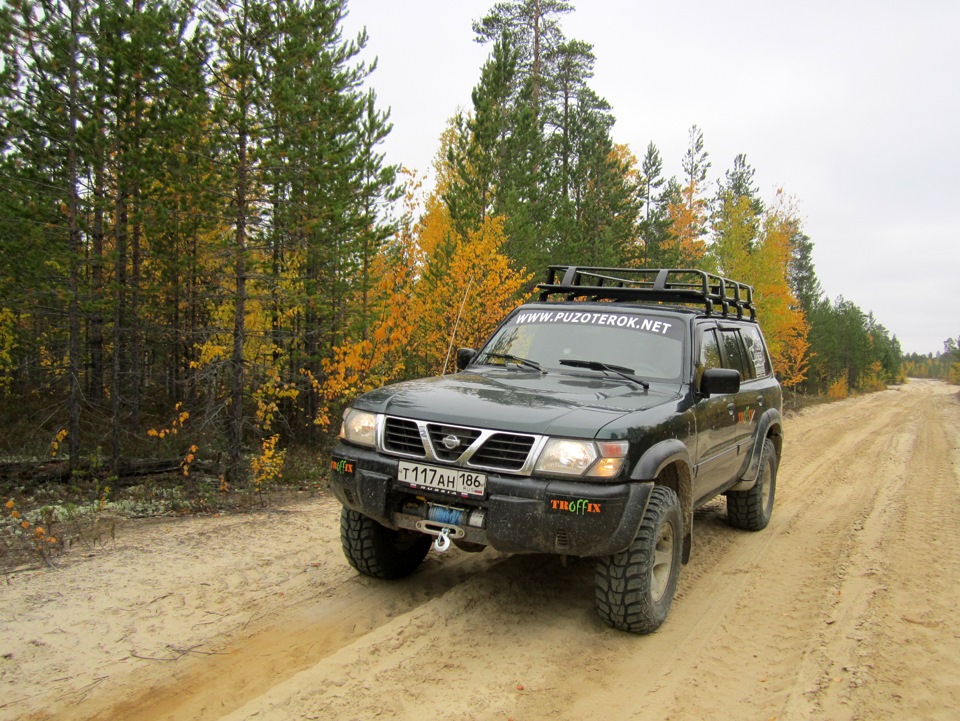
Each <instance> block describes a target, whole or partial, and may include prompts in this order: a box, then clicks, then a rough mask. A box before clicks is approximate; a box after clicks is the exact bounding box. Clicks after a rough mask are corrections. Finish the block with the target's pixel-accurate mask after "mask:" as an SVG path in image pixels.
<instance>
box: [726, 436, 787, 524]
mask: <svg viewBox="0 0 960 721" xmlns="http://www.w3.org/2000/svg"><path fill="white" fill-rule="evenodd" d="M777 466H778V460H777V449H776V448H775V447H774V445H773V441H771V440H770V439H769V438H765V439H764V441H763V449H762V450H761V452H760V476H759V477H758V478H757V482H756V483H755V484H754V486H753V488H751V489H750V490H749V491H727V523H729V524H730V525H731V526H733V527H734V528H741V529H743V530H744V531H761V530H763V529H764V528H766V527H767V524H768V523H770V516H772V515H773V499H774V496H775V495H776V491H777Z"/></svg>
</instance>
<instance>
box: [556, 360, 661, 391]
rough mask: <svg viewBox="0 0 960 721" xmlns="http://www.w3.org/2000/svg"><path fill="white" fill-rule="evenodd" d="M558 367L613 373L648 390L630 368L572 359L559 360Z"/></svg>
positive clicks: (646, 384)
mask: <svg viewBox="0 0 960 721" xmlns="http://www.w3.org/2000/svg"><path fill="white" fill-rule="evenodd" d="M560 365H562V366H571V367H573V368H588V369H590V370H592V371H606V372H607V373H613V374H615V375H618V376H620V377H621V378H623V379H625V380H628V381H630V382H631V383H636V384H637V385H639V386H640V387H641V388H643V389H644V390H649V389H650V384H649V383H647V382H646V381H645V380H642V379H640V378H637V377H636V376H635V375H634V374H633V369H632V368H624V367H623V366H617V365H613V364H611V363H601V362H600V361H592V360H573V359H567V358H561V359H560Z"/></svg>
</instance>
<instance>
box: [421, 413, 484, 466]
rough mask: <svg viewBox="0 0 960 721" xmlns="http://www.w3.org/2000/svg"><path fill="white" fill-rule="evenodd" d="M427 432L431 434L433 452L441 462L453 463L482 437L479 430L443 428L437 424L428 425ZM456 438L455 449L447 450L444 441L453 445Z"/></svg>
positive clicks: (455, 427) (459, 427) (457, 427)
mask: <svg viewBox="0 0 960 721" xmlns="http://www.w3.org/2000/svg"><path fill="white" fill-rule="evenodd" d="M427 432H428V433H429V434H430V443H431V444H432V445H433V452H434V453H435V454H436V456H437V458H439V459H440V460H441V461H450V462H453V461H455V460H457V459H458V458H459V457H460V456H462V455H463V453H464V451H466V450H467V449H468V448H469V447H470V446H471V445H473V442H474V441H475V440H477V439H478V438H479V437H480V430H479V429H477V428H463V427H461V426H441V425H438V424H436V423H430V424H428V425H427ZM453 438H455V439H456V440H457V444H456V445H455V446H453V448H447V444H446V443H444V440H447V442H448V443H450V444H451V445H452V440H451V439H453Z"/></svg>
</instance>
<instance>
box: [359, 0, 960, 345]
mask: <svg viewBox="0 0 960 721" xmlns="http://www.w3.org/2000/svg"><path fill="white" fill-rule="evenodd" d="M493 4H494V3H493V0H486V1H478V0H404V1H403V2H399V1H398V0H349V9H350V15H349V17H348V18H347V21H346V23H345V25H344V31H345V35H347V36H352V35H354V34H355V33H356V32H357V31H358V30H359V29H361V28H363V27H366V29H367V33H368V35H369V40H368V43H367V52H366V53H365V54H364V55H363V56H362V57H363V58H364V59H366V60H372V59H373V58H377V60H378V68H377V70H376V71H375V72H374V74H373V75H372V76H371V79H370V85H371V86H372V87H373V88H374V90H375V91H376V93H377V96H378V99H379V105H380V107H381V109H388V108H389V109H390V113H391V121H392V122H393V125H394V129H393V132H392V133H391V134H390V136H389V138H388V140H387V141H386V142H385V143H384V146H383V150H384V152H385V153H386V155H387V160H388V162H391V163H398V164H403V165H405V166H407V167H409V168H412V169H415V170H418V171H421V172H427V171H429V170H430V168H431V164H432V162H433V159H434V156H435V154H436V151H437V148H438V141H439V136H440V133H441V132H442V131H443V129H444V127H445V125H446V123H447V120H448V119H449V118H450V117H451V116H453V115H454V114H455V113H456V112H457V111H458V109H464V110H469V108H470V92H471V90H472V88H473V87H474V86H475V85H476V84H477V82H478V81H479V78H480V68H481V66H482V65H483V63H484V61H485V59H486V57H487V54H488V52H489V50H490V48H489V47H487V46H482V45H478V44H477V43H475V42H474V41H473V32H472V30H471V23H472V21H474V20H478V19H480V18H481V17H483V15H485V14H486V13H487V11H488V10H489V9H490V8H491V7H492V6H493ZM573 5H574V7H575V8H576V9H575V10H574V11H573V12H572V13H570V14H568V15H566V16H564V17H563V19H562V27H563V30H564V33H565V35H566V36H567V37H568V38H570V39H578V40H583V41H585V42H587V43H590V44H592V45H593V50H594V54H595V55H596V58H597V61H596V68H595V71H596V72H595V75H594V78H593V80H592V82H591V87H592V88H593V89H594V91H596V92H597V93H598V94H599V95H600V96H602V97H604V98H605V99H606V100H607V101H608V102H609V103H610V104H611V106H612V107H613V114H614V117H615V118H616V119H617V123H616V126H615V127H614V130H613V136H614V140H615V142H618V143H626V144H627V145H629V146H630V147H631V149H632V150H633V152H634V154H635V155H637V156H638V157H642V155H643V153H644V151H645V149H646V146H647V144H648V143H649V142H651V141H652V142H653V143H654V144H655V145H656V146H657V147H658V148H659V150H660V153H661V156H662V157H663V159H664V170H665V175H667V176H670V175H678V176H679V175H680V172H681V171H680V161H681V158H682V156H683V153H684V151H685V149H686V146H687V141H688V134H689V129H690V126H691V125H694V124H696V125H698V126H699V127H700V129H701V130H702V131H703V134H704V140H705V148H706V150H707V151H708V153H709V154H710V158H709V159H710V161H711V162H712V167H711V170H710V179H709V182H710V193H711V195H712V193H713V189H714V188H715V182H716V179H718V178H720V177H722V175H723V174H724V172H725V171H726V170H727V169H729V168H730V167H731V166H732V164H733V159H734V156H735V155H737V154H738V153H745V154H746V156H747V161H748V162H749V163H750V164H751V165H752V166H753V167H754V168H755V169H756V176H755V180H756V181H757V185H758V186H759V188H760V192H761V196H762V197H763V199H764V200H765V201H766V202H768V203H769V202H771V201H772V199H773V197H774V194H775V192H776V190H777V189H778V188H782V189H783V190H784V192H785V193H787V194H788V195H790V196H792V197H793V198H795V200H796V202H797V204H798V207H799V212H800V215H801V217H802V218H803V222H804V230H805V232H806V233H807V234H808V235H809V236H810V237H811V239H812V240H813V242H814V244H815V247H814V262H815V264H816V270H817V275H818V276H819V278H820V281H821V283H822V284H823V287H824V290H825V292H826V293H827V295H829V296H830V297H831V298H836V297H837V296H839V295H843V296H844V297H845V298H847V299H848V300H851V301H853V302H854V303H856V304H857V305H858V306H860V307H861V308H862V309H863V310H864V311H865V312H866V311H873V313H874V315H875V316H876V318H877V319H878V321H879V322H881V323H882V324H883V325H885V326H886V327H887V329H888V330H889V331H890V332H891V334H893V335H896V336H897V337H898V338H899V339H900V343H901V345H902V346H903V349H904V351H905V352H918V353H928V352H938V351H940V350H942V348H943V341H944V340H946V339H947V338H948V337H954V338H956V337H957V336H960V308H958V306H957V303H956V302H955V301H954V300H953V297H952V296H954V295H956V294H957V293H958V292H960V77H958V75H960V42H958V41H957V38H956V34H957V32H958V30H960V0H913V1H912V2H907V0H901V1H899V2H884V1H883V0H832V1H824V0H803V2H798V1H797V0H791V1H790V2H780V1H778V0H740V1H738V2H727V1H725V0H686V2H683V3H670V2H662V1H661V2H643V1H642V0H630V1H626V0H624V1H621V0H574V2H573ZM575 260H576V259H558V262H569V261H575ZM538 270H539V269H538ZM948 292H949V296H950V297H948Z"/></svg>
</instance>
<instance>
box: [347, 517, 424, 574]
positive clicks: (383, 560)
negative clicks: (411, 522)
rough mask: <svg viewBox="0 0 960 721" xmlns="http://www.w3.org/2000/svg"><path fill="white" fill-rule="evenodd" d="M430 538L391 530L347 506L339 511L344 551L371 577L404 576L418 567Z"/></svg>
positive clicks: (352, 561)
mask: <svg viewBox="0 0 960 721" xmlns="http://www.w3.org/2000/svg"><path fill="white" fill-rule="evenodd" d="M432 540H433V539H432V538H431V537H430V536H428V535H426V534H423V533H417V532H415V531H407V530H397V531H395V530H393V529H392V528H387V527H386V526H382V525H380V524H379V523H377V522H376V521H375V520H373V519H372V518H370V517H368V516H365V515H363V514H362V513H358V512H357V511H354V510H352V509H350V508H343V509H342V510H341V511H340V543H341V545H342V546H343V555H345V556H346V557H347V560H348V561H349V562H350V565H351V566H353V567H354V568H355V569H357V570H358V571H360V573H363V574H366V575H367V576H373V577H374V578H387V579H393V578H403V577H405V576H409V575H410V574H411V573H413V572H414V571H416V570H417V567H418V566H419V565H420V563H421V562H422V561H423V559H424V556H426V555H427V551H429V550H430V544H431V543H432Z"/></svg>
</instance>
